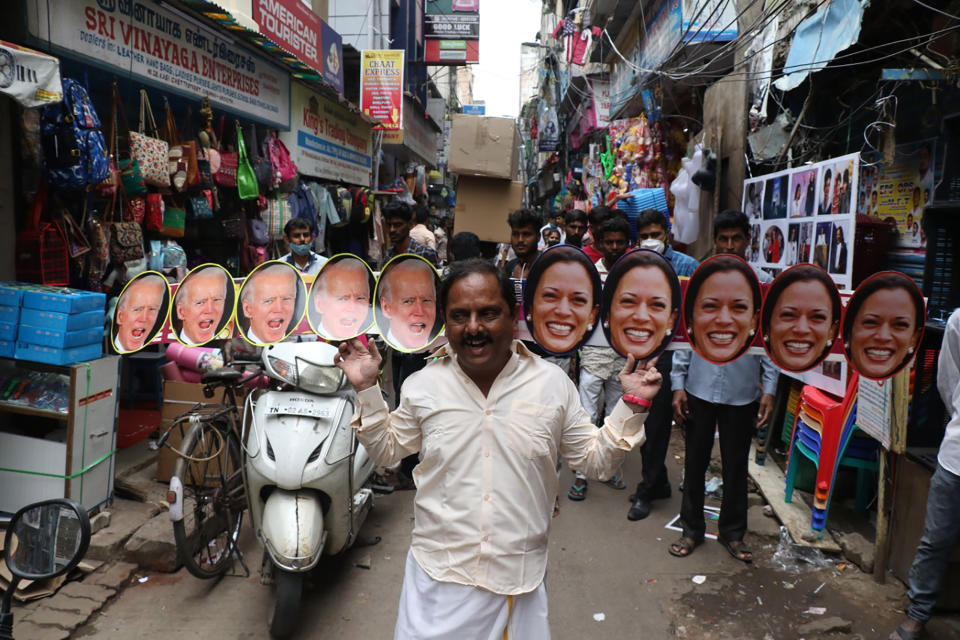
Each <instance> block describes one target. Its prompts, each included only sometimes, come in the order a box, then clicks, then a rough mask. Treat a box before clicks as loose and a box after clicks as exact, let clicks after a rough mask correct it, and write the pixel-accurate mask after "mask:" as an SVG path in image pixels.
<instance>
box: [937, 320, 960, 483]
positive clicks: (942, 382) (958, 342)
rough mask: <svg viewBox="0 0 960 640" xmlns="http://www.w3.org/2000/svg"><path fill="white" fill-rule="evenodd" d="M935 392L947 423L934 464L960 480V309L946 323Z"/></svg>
mask: <svg viewBox="0 0 960 640" xmlns="http://www.w3.org/2000/svg"><path fill="white" fill-rule="evenodd" d="M937 390H938V391H939V392H940V399H941V400H943V406H944V407H945V408H946V410H947V415H948V416H949V418H950V422H948V423H947V428H946V430H945V431H944V434H943V441H942V442H941V443H940V452H939V454H938V455H937V462H939V463H940V466H941V467H943V468H944V469H946V470H947V471H949V472H950V473H952V474H954V475H957V476H960V309H958V310H956V311H954V312H953V313H952V314H951V315H950V319H949V320H947V328H946V330H945V331H944V332H943V346H941V347H940V361H939V363H938V364H937Z"/></svg>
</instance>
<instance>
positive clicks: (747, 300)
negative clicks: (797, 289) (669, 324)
mask: <svg viewBox="0 0 960 640" xmlns="http://www.w3.org/2000/svg"><path fill="white" fill-rule="evenodd" d="M683 304H684V306H683V316H684V320H685V321H686V323H687V334H688V336H689V339H690V344H691V345H692V346H693V348H694V350H695V351H696V352H697V353H698V354H699V355H700V356H701V357H702V358H704V359H705V360H709V361H710V362H714V363H722V362H731V361H733V360H736V359H737V358H738V357H740V356H741V355H743V353H744V352H745V351H746V350H747V347H749V346H750V342H751V341H752V340H753V336H754V334H755V333H756V330H757V325H758V323H759V320H760V285H759V283H758V282H757V276H756V274H755V273H754V272H753V269H751V268H750V266H749V265H748V264H747V263H746V262H744V261H743V260H741V259H740V258H737V257H735V256H731V255H717V256H714V257H712V258H710V259H709V260H706V261H705V262H703V263H702V264H701V265H700V266H699V267H698V268H697V270H696V271H695V272H694V274H693V276H692V277H691V278H690V283H689V285H688V286H687V292H686V294H685V296H684V301H683Z"/></svg>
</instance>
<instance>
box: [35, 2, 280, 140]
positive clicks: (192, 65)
mask: <svg viewBox="0 0 960 640" xmlns="http://www.w3.org/2000/svg"><path fill="white" fill-rule="evenodd" d="M27 15H28V25H27V26H28V29H29V32H30V35H31V36H33V37H34V38H35V39H37V40H40V41H42V42H45V43H51V44H52V48H53V49H55V50H61V49H62V50H65V51H67V52H69V53H72V54H77V55H79V56H80V57H84V58H89V59H90V61H91V62H92V63H94V64H98V65H106V66H108V67H112V68H114V69H116V70H118V71H121V72H123V73H125V74H126V73H132V74H133V75H134V76H138V77H140V78H143V79H145V80H147V81H149V82H150V83H151V84H154V85H158V86H160V87H165V88H169V89H171V90H173V91H177V92H179V93H182V94H185V95H189V96H193V97H203V96H205V97H209V98H210V100H211V101H212V102H213V103H214V104H216V105H218V106H220V107H222V108H225V109H230V110H232V111H235V112H242V113H244V114H245V115H248V116H249V117H251V118H254V119H257V120H261V121H263V122H266V123H269V124H271V125H273V126H276V127H278V128H280V129H286V128H288V127H289V125H290V76H289V75H288V74H287V72H286V71H284V70H283V69H281V68H280V67H278V66H276V65H273V64H271V63H270V62H268V61H267V60H266V59H265V58H262V57H260V56H256V55H253V54H251V53H249V52H248V51H247V50H246V49H244V48H243V47H241V46H239V45H238V44H237V43H236V42H235V41H234V40H232V39H229V38H225V37H224V36H223V35H222V34H220V33H218V32H216V31H214V30H212V29H209V28H207V27H206V26H204V25H203V24H201V23H199V22H197V21H196V20H194V19H193V18H190V17H189V16H187V15H185V14H183V13H180V12H179V11H176V10H174V9H171V8H169V7H167V6H165V5H159V4H156V3H153V2H134V1H133V0H96V1H92V0H91V1H83V0H77V1H70V2H56V3H55V2H51V1H50V0H27Z"/></svg>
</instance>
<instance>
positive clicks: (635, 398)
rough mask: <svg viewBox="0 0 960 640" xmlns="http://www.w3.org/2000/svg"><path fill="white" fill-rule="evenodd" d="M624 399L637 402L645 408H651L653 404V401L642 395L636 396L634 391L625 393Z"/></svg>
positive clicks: (636, 403) (632, 402)
mask: <svg viewBox="0 0 960 640" xmlns="http://www.w3.org/2000/svg"><path fill="white" fill-rule="evenodd" d="M623 401H624V402H628V403H630V404H635V405H638V406H641V407H643V408H644V409H649V408H650V407H652V406H653V403H652V402H650V401H649V400H647V399H646V398H641V397H640V396H635V395H633V394H632V393H625V394H623Z"/></svg>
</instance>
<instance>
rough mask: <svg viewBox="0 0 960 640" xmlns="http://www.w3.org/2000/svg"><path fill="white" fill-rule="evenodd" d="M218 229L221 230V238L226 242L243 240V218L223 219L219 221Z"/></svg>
mask: <svg viewBox="0 0 960 640" xmlns="http://www.w3.org/2000/svg"><path fill="white" fill-rule="evenodd" d="M220 228H221V229H223V237H224V238H226V239H227V240H240V239H242V238H243V218H223V219H222V220H220Z"/></svg>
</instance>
